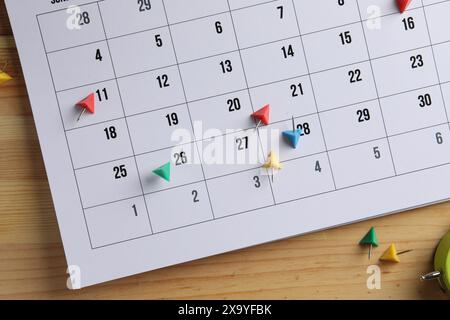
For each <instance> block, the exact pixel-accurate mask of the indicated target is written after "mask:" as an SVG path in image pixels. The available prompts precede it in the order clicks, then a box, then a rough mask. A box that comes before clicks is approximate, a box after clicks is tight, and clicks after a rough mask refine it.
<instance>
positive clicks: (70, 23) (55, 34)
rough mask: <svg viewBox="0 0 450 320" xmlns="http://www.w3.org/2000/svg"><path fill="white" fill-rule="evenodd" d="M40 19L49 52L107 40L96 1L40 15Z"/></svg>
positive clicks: (46, 48)
mask: <svg viewBox="0 0 450 320" xmlns="http://www.w3.org/2000/svg"><path fill="white" fill-rule="evenodd" d="M38 21H39V27H40V29H41V33H42V37H43V39H44V44H45V50H46V51H47V52H52V51H55V50H62V49H68V48H71V47H76V46H80V45H84V44H87V43H91V42H96V41H101V40H105V33H104V31H103V27H102V21H101V18H100V14H99V11H98V7H97V5H96V4H95V3H94V4H88V5H83V6H74V7H70V8H68V9H67V10H58V11H54V12H51V13H47V14H44V15H40V16H38Z"/></svg>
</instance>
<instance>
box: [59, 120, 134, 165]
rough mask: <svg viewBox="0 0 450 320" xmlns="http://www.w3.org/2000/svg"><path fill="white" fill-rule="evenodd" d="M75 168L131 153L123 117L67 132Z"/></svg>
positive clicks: (127, 155) (128, 155)
mask: <svg viewBox="0 0 450 320" xmlns="http://www.w3.org/2000/svg"><path fill="white" fill-rule="evenodd" d="M67 140H68V143H69V148H70V152H71V155H72V161H73V165H74V167H75V169H77V168H81V167H86V166H90V165H95V164H97V163H102V162H106V161H112V160H116V159H120V158H126V157H130V156H132V155H133V149H132V147H131V142H130V137H129V135H128V129H127V124H126V122H125V120H124V119H120V120H115V121H110V122H105V123H101V124H97V125H92V126H87V127H84V128H79V129H75V130H71V131H68V132H67Z"/></svg>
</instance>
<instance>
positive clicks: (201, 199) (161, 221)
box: [145, 182, 213, 233]
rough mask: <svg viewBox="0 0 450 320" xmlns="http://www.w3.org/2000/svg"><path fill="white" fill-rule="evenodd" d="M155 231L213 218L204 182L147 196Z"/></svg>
mask: <svg viewBox="0 0 450 320" xmlns="http://www.w3.org/2000/svg"><path fill="white" fill-rule="evenodd" d="M145 201H146V202H147V207H148V210H149V213H150V220H151V222H152V227H153V232H155V233H158V232H164V231H169V230H173V229H177V228H182V227H186V226H189V225H193V224H197V223H201V222H205V221H210V220H212V219H213V215H212V211H211V205H210V202H209V197H208V192H207V189H206V186H205V183H204V182H201V183H195V184H190V185H187V186H183V187H179V188H174V189H170V190H166V191H163V192H156V193H152V194H148V195H146V196H145Z"/></svg>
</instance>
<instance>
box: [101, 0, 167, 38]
mask: <svg viewBox="0 0 450 320" xmlns="http://www.w3.org/2000/svg"><path fill="white" fill-rule="evenodd" d="M99 6H100V11H101V14H102V18H103V23H104V26H105V32H106V35H107V37H108V38H113V37H118V36H123V35H126V34H131V33H136V32H141V31H145V30H149V29H155V28H159V27H162V26H166V25H167V19H166V17H165V15H164V6H163V2H162V0H108V1H100V2H99Z"/></svg>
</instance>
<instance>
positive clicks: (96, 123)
mask: <svg viewBox="0 0 450 320" xmlns="http://www.w3.org/2000/svg"><path fill="white" fill-rule="evenodd" d="M304 77H307V76H300V77H293V78H289V79H287V80H280V82H285V81H289V80H293V79H298V78H304ZM448 83H450V80H449V81H443V82H441V84H448ZM268 85H270V84H268ZM268 85H267V84H265V85H262V87H264V86H268ZM439 85H440V84H439V83H435V84H431V85H427V86H423V87H418V88H413V89H409V90H404V91H399V92H396V93H393V94H388V95H384V96H380V99H381V100H382V99H386V98H391V97H395V96H399V95H403V94H405V93H410V92H414V91H419V90H423V89H429V88H432V87H437V86H439ZM253 88H255V87H253ZM244 91H246V90H245V89H244V90H235V91H230V92H226V93H224V94H219V95H217V96H212V97H208V98H202V99H199V100H193V101H190V103H194V102H199V101H204V100H208V99H211V98H218V97H222V96H227V95H230V94H233V93H239V92H244ZM376 100H377V98H376V97H374V98H372V99H366V100H361V101H358V102H356V103H350V104H344V105H340V106H337V107H333V108H327V109H326V110H322V111H319V113H327V112H331V111H335V110H339V109H344V108H347V107H351V106H356V105H358V104H364V103H368V102H371V101H376ZM185 104H186V103H184V102H183V103H178V104H174V105H170V106H166V107H161V108H157V109H152V110H149V111H143V112H139V113H132V114H129V115H128V116H127V117H129V118H132V117H137V116H140V115H144V114H148V113H153V112H157V111H162V110H167V109H171V108H175V107H180V106H183V105H185ZM315 114H317V112H310V113H305V114H299V115H297V116H295V117H294V119H299V118H302V117H308V116H312V115H315ZM121 119H123V117H122V118H113V119H109V120H104V121H99V122H95V123H91V124H87V125H82V126H79V127H74V128H70V129H65V130H66V131H67V132H71V131H75V130H78V129H83V128H89V127H93V126H96V125H99V124H105V123H108V122H114V121H117V120H121ZM291 119H292V118H289V119H281V120H277V121H273V122H271V124H278V123H282V122H286V121H289V120H291ZM250 129H254V127H253V126H252V127H248V128H243V129H236V130H237V132H241V131H247V130H250ZM224 135H226V134H221V135H215V136H211V137H208V138H204V139H198V140H195V141H198V142H199V141H202V140H208V139H212V138H217V137H221V136H224ZM189 143H191V142H187V143H184V144H189ZM184 144H183V145H184ZM172 147H173V146H171V147H166V148H161V149H156V150H154V151H160V150H165V149H169V148H172ZM152 152H153V151H152Z"/></svg>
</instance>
